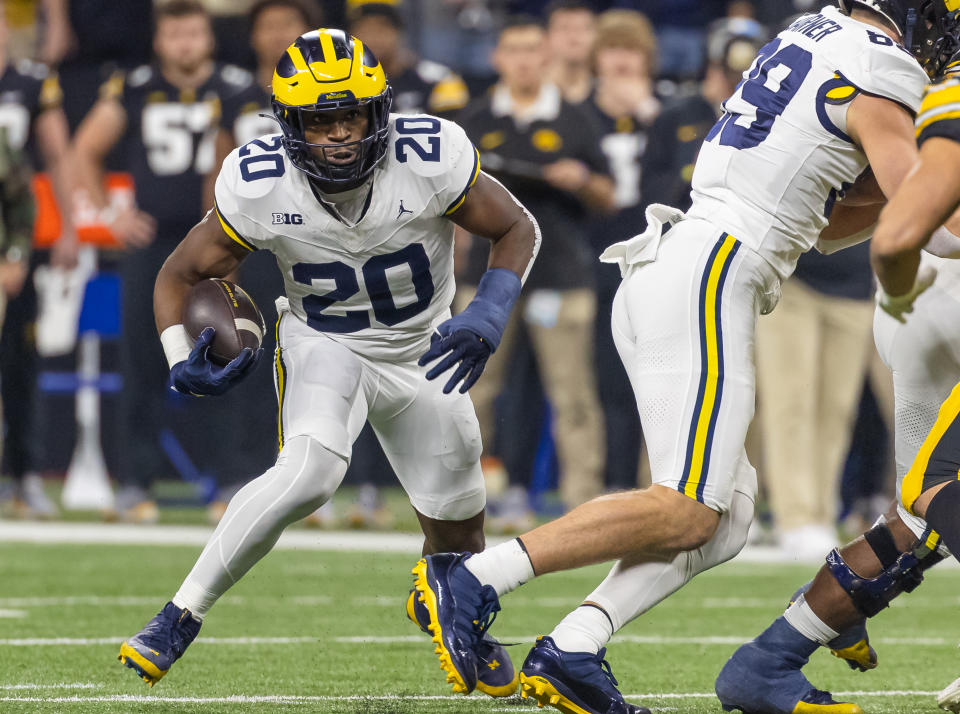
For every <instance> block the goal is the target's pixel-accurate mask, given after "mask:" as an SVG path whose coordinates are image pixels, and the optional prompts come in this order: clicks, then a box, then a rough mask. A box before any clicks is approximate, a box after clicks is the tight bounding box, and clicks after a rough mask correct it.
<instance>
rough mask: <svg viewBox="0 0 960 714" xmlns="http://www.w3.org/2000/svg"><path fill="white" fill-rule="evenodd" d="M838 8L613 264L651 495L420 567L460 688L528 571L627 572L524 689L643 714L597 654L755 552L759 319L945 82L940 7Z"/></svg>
mask: <svg viewBox="0 0 960 714" xmlns="http://www.w3.org/2000/svg"><path fill="white" fill-rule="evenodd" d="M841 6H842V10H837V9H835V8H830V7H828V8H824V9H823V10H822V11H821V12H820V13H816V14H810V15H806V16H803V17H802V18H800V19H798V20H797V21H796V22H794V23H793V24H792V25H791V26H790V27H789V28H787V29H786V30H785V31H784V32H782V33H780V35H778V36H777V37H776V38H775V39H774V40H773V41H771V42H770V43H769V44H767V45H766V46H765V47H763V48H762V49H761V51H760V53H759V54H758V56H757V59H756V60H755V62H754V64H753V66H752V67H751V69H750V70H749V71H748V72H747V73H745V75H744V81H743V82H742V83H741V84H740V86H739V88H738V89H737V91H736V92H735V93H734V95H733V96H732V97H731V98H730V99H728V100H727V101H726V103H725V113H724V115H723V116H722V117H721V119H720V120H719V121H718V122H717V124H716V125H715V126H714V128H713V129H712V130H711V131H710V133H709V134H708V136H707V141H706V142H705V143H704V145H703V148H702V149H701V152H700V155H699V159H698V161H697V165H696V170H695V173H694V180H693V204H692V207H691V209H690V210H689V211H688V212H687V213H686V214H681V213H680V212H679V211H676V210H672V209H666V208H665V207H651V209H650V211H649V212H648V223H649V226H648V229H647V231H646V233H644V234H643V235H641V236H638V237H637V238H634V239H632V240H630V241H628V242H626V243H624V244H619V245H618V246H613V247H611V249H608V251H607V252H606V253H605V257H606V258H607V259H610V260H615V261H617V262H619V263H620V265H621V270H622V272H623V274H624V280H623V284H622V285H621V287H620V290H619V293H618V295H617V299H616V302H615V304H614V314H613V320H612V322H613V325H612V328H613V333H614V337H615V340H616V342H617V347H618V350H619V351H620V354H621V357H622V359H623V361H624V364H625V366H626V368H627V371H628V373H629V375H630V379H631V383H632V385H633V387H634V391H635V393H636V396H637V403H638V408H639V411H640V418H641V423H642V425H643V433H644V436H645V438H646V439H647V442H648V446H649V453H650V460H651V468H652V473H653V481H654V485H653V486H651V487H650V488H649V489H646V490H643V491H630V492H627V493H619V494H613V495H608V496H604V497H601V498H598V499H595V500H594V501H591V502H589V503H587V504H584V505H583V506H581V507H579V508H577V509H574V510H573V511H571V512H570V513H569V514H567V515H566V516H564V517H562V518H560V519H557V520H556V521H553V522H552V523H548V524H546V525H544V526H541V527H540V528H537V529H535V530H533V531H531V532H529V533H527V534H525V535H523V536H521V537H520V538H519V539H515V540H513V541H510V542H508V543H505V544H503V545H500V546H496V547H494V548H491V549H490V550H488V551H486V552H484V553H480V554H477V555H474V556H470V555H469V554H460V555H439V556H438V555H434V556H429V557H427V558H426V559H424V560H421V561H420V563H418V565H417V567H416V568H415V569H414V572H415V574H416V579H415V583H416V588H417V590H418V591H420V593H421V595H422V597H423V599H424V604H425V605H426V606H427V608H428V610H429V612H430V615H431V628H432V632H433V634H434V639H435V641H436V642H437V644H438V651H439V652H440V657H441V665H442V666H443V668H444V669H445V670H447V672H448V673H449V674H450V675H452V679H453V681H454V683H455V689H457V690H458V691H470V690H471V689H472V688H473V684H474V682H475V676H476V673H477V669H476V657H475V654H474V652H475V651H474V643H475V642H477V641H478V638H479V637H481V636H482V635H484V634H485V632H486V629H487V623H488V620H489V617H490V614H491V613H493V612H494V611H496V610H497V609H499V601H498V597H499V596H500V595H502V594H504V593H506V592H509V591H511V590H513V589H515V588H517V587H518V586H519V585H521V584H522V583H523V582H525V581H527V580H529V579H530V578H532V577H534V576H535V575H542V574H545V573H549V572H554V571H557V570H564V569H569V568H574V567H579V566H583V565H587V564H590V563H597V562H603V561H606V560H612V559H620V560H619V562H618V563H617V565H616V566H615V567H614V569H613V571H612V572H611V574H610V575H609V576H608V578H607V579H606V580H605V581H604V582H603V583H602V584H601V585H600V586H599V587H598V588H597V589H596V590H595V591H594V592H593V593H592V594H591V595H589V596H588V598H587V600H586V601H585V603H584V604H583V606H581V607H580V608H578V609H577V610H575V611H574V612H573V613H571V614H570V615H568V616H567V617H566V618H565V619H564V620H563V621H562V622H561V623H560V624H559V625H558V626H557V627H556V629H554V631H553V632H552V633H551V635H550V636H549V637H541V638H539V639H538V641H537V644H536V646H535V647H534V648H533V650H532V651H531V652H530V654H529V655H528V657H527V659H526V662H525V663H524V665H523V669H522V671H521V683H522V693H523V694H524V695H525V696H533V697H535V698H536V699H537V701H538V702H539V703H541V704H550V705H552V706H555V707H556V708H558V709H560V710H561V711H566V712H570V711H573V712H578V713H582V712H587V713H593V712H602V713H608V712H627V713H629V712H638V711H645V710H642V709H640V708H638V707H636V706H633V705H629V704H627V703H626V702H625V701H624V699H623V697H622V695H621V694H620V693H619V691H618V690H617V688H616V686H615V680H613V678H612V675H610V674H609V669H605V668H604V662H603V655H604V650H603V649H602V648H603V646H604V644H605V643H606V642H607V641H608V640H609V638H610V636H611V635H612V633H613V632H615V631H617V630H618V629H620V628H621V627H622V626H623V625H625V624H626V623H627V622H629V621H630V620H632V619H633V618H635V617H637V616H638V615H639V614H641V613H643V612H645V611H646V610H648V609H650V608H651V607H653V606H654V605H655V604H656V603H658V602H659V601H660V600H662V599H663V598H665V597H667V596H668V595H670V594H671V593H672V592H674V591H675V590H677V589H678V588H680V587H682V586H683V585H684V584H685V583H686V582H688V581H689V580H690V579H691V578H692V577H693V576H694V575H696V574H697V573H699V572H702V571H703V570H706V569H708V568H710V567H713V566H715V565H718V564H719V563H722V562H724V561H726V560H729V559H730V558H732V557H733V556H735V555H736V554H737V553H738V552H739V551H740V549H741V548H742V547H743V544H744V542H745V540H746V535H747V529H748V527H749V525H750V522H751V520H752V518H753V508H754V497H755V493H756V472H755V471H754V469H753V467H752V466H751V465H750V464H749V462H748V460H747V457H746V454H745V452H744V449H743V443H744V439H745V436H746V430H747V426H748V425H749V423H750V419H751V418H752V415H753V404H754V366H753V344H754V330H755V327H756V319H757V316H758V314H760V313H766V312H769V311H770V310H772V309H773V307H774V306H775V304H776V299H777V292H778V287H779V283H780V282H781V281H782V280H784V279H786V278H787V277H788V276H789V275H790V273H791V272H792V270H793V268H794V265H795V263H796V260H797V257H798V256H799V255H800V254H801V253H803V252H804V251H806V250H808V249H810V248H811V247H812V246H813V245H814V244H815V243H816V242H817V240H818V236H819V235H820V234H821V232H822V231H824V229H825V227H827V224H828V219H829V218H830V214H831V212H832V209H833V207H834V203H835V202H836V200H837V199H838V198H839V197H840V195H841V194H842V192H843V191H845V190H846V189H847V188H849V187H850V185H851V184H853V183H854V181H855V180H856V179H857V177H858V176H860V175H861V173H862V172H863V171H864V169H866V167H867V166H868V164H869V166H870V167H871V168H872V170H873V173H874V175H875V177H876V179H877V182H878V184H879V187H880V189H882V191H883V193H884V194H885V195H892V194H893V192H894V191H895V190H896V188H897V186H898V185H899V183H900V182H901V181H902V179H903V177H904V176H905V175H906V174H907V172H908V171H909V169H910V167H911V166H912V165H913V163H914V161H915V158H916V152H917V150H916V143H915V141H914V137H913V114H915V112H916V110H917V109H919V106H920V101H921V98H922V94H923V89H924V86H925V84H926V82H927V75H926V74H925V73H924V71H923V69H921V65H920V64H918V62H917V59H919V60H920V62H922V63H923V65H924V66H926V67H927V69H928V71H929V72H930V73H931V76H932V75H933V74H935V72H936V71H937V70H938V69H939V64H940V62H941V61H942V60H943V59H944V58H942V57H941V55H940V51H941V50H942V46H941V44H940V42H939V41H940V40H941V38H942V36H943V35H946V34H947V33H948V31H951V30H952V27H950V22H949V20H952V16H950V15H949V13H948V8H947V3H946V0H937V1H936V2H930V1H929V0H912V1H910V2H907V1H906V0H896V1H894V0H863V1H862V2H853V3H851V2H843V1H842V2H841ZM904 38H908V39H909V40H910V48H909V50H910V51H909V52H906V51H904V48H903V47H901V46H900V44H899V43H900V42H902V41H903V40H904ZM911 54H912V55H913V56H911ZM915 57H916V59H915ZM875 216H876V211H875V212H874V214H873V217H874V220H875ZM839 217H840V212H839V211H838V216H836V217H835V218H839ZM868 225H869V224H868ZM666 229H669V232H666V233H664V232H663V231H665V230H666ZM830 230H835V228H834V227H833V226H831V227H830ZM830 230H828V231H824V232H830ZM438 592H439V593H441V597H440V598H437V593H438ZM474 622H476V623H477V624H475V625H474V624H471V623H474ZM794 684H796V683H794ZM779 696H781V697H782V698H784V699H789V700H791V702H792V703H791V704H790V706H789V707H787V708H786V711H788V712H789V711H793V708H794V705H796V704H797V703H798V702H802V704H803V707H804V711H808V712H817V711H823V712H826V711H830V710H829V708H828V707H830V706H836V703H835V702H833V700H832V699H831V698H829V696H826V695H822V693H819V692H817V691H815V690H812V688H810V687H797V688H794V689H790V688H788V687H783V688H781V689H780V690H779Z"/></svg>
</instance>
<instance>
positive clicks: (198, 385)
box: [170, 327, 263, 397]
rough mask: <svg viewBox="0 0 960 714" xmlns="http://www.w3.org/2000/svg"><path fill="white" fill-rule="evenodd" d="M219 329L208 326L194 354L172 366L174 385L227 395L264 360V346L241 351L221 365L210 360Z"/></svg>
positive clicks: (202, 393)
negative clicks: (214, 339)
mask: <svg viewBox="0 0 960 714" xmlns="http://www.w3.org/2000/svg"><path fill="white" fill-rule="evenodd" d="M215 334H216V330H214V329H213V328H212V327H208V328H206V329H205V330H204V331H203V332H201V333H200V336H199V337H198V338H197V341H196V343H195V344H194V347H193V350H192V351H191V352H190V356H189V357H187V359H185V360H183V361H182V362H177V363H176V364H175V365H173V366H172V367H171V368H170V388H171V389H174V390H176V391H178V392H180V393H181V394H192V395H193V396H195V397H207V396H211V397H212V396H217V395H220V394H223V393H224V392H225V391H227V390H228V389H230V387H232V386H233V385H234V384H236V383H237V382H239V381H240V380H241V379H243V378H244V377H245V376H246V375H247V373H248V372H249V371H250V370H251V369H253V367H254V366H255V365H256V364H257V361H258V360H259V359H260V355H261V353H262V352H263V348H262V347H261V348H260V349H258V350H256V351H253V350H252V349H250V348H249V347H246V348H244V349H243V350H241V352H240V354H239V355H237V356H236V357H235V358H234V359H233V360H232V361H231V362H229V363H228V364H226V365H224V366H223V367H221V366H220V365H218V364H215V363H214V362H211V361H210V358H209V356H208V354H207V353H208V351H209V348H210V345H211V344H212V343H213V338H214V335H215Z"/></svg>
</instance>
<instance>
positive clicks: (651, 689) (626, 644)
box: [0, 543, 960, 714]
mask: <svg viewBox="0 0 960 714" xmlns="http://www.w3.org/2000/svg"><path fill="white" fill-rule="evenodd" d="M199 550H200V549H199V548H194V547H169V546H157V547H154V548H145V547H132V546H124V545H117V546H86V545H24V544H14V543H2V544H0V712H83V713H87V712H167V711H169V712H204V714H213V713H215V712H261V711H262V712H301V711H303V712H308V711H309V712H329V713H331V714H421V713H433V712H438V713H439V712H495V711H497V712H523V711H534V710H535V707H531V706H530V704H528V703H526V702H521V701H520V700H518V699H511V700H491V699H488V698H486V697H484V696H482V695H474V696H472V697H470V698H462V697H459V698H454V697H452V696H449V695H450V691H449V688H448V685H445V684H444V677H443V674H442V673H441V670H440V668H439V665H438V664H437V662H436V660H435V658H434V655H433V652H432V647H431V645H430V644H429V642H428V639H427V638H426V636H424V635H422V634H421V633H420V632H419V630H418V629H417V628H415V627H414V626H413V625H412V624H411V623H410V622H409V621H407V620H406V617H405V616H404V613H403V603H404V600H405V596H406V593H407V592H408V590H409V588H410V583H411V577H410V575H409V570H410V567H411V566H412V565H413V563H414V560H415V559H414V558H412V557H408V556H401V555H393V554H389V555H387V554H377V553H325V552H316V551H310V552H307V551H278V552H275V553H272V554H270V555H269V556H268V557H267V558H266V559H265V560H264V561H263V562H262V563H260V564H259V565H257V566H256V567H255V568H254V569H253V570H252V571H251V572H250V573H249V574H248V575H247V577H245V578H244V579H243V580H242V581H241V582H240V583H239V584H238V585H237V586H236V587H235V588H233V589H232V590H231V591H230V592H229V593H228V594H227V595H226V596H224V598H223V599H222V600H221V601H220V602H219V603H218V604H217V606H216V607H215V608H214V609H213V611H212V612H211V613H210V615H209V616H208V617H207V620H206V621H205V623H204V626H203V630H202V631H201V633H200V638H199V639H198V641H197V642H196V643H195V644H194V645H193V646H192V647H191V648H190V650H189V651H188V652H187V654H186V656H185V657H184V658H183V659H182V660H181V661H180V662H178V663H177V664H176V665H175V666H174V668H173V669H172V670H171V672H170V674H168V675H167V677H166V678H164V679H163V680H162V681H161V682H160V683H158V684H157V685H156V686H155V687H153V688H148V687H147V686H146V685H145V684H144V683H143V682H142V681H140V680H139V679H137V677H136V676H135V675H134V673H133V672H132V671H131V670H128V669H126V668H124V667H122V666H121V665H120V664H119V662H117V660H116V653H117V650H118V645H119V641H120V639H121V638H122V637H124V636H127V635H131V634H133V633H134V632H136V631H137V630H138V629H139V628H140V627H141V626H142V625H143V624H144V623H145V622H146V621H147V620H148V619H149V618H150V617H151V616H152V615H153V614H154V613H155V612H156V611H157V610H158V609H159V608H160V607H161V606H162V605H163V603H164V602H165V601H166V600H167V599H169V597H170V596H171V595H172V593H173V592H174V591H175V590H176V588H177V586H178V585H179V583H180V581H181V579H182V578H183V576H184V575H185V573H186V572H187V570H188V569H189V568H190V566H191V565H192V563H193V560H194V558H195V557H196V556H197V554H198V553H199ZM814 569H815V567H811V566H763V565H753V564H742V563H736V562H734V563H731V564H728V565H726V566H723V567H720V568H717V569H715V570H714V571H711V572H709V573H706V574H703V575H701V576H699V577H698V578H697V579H695V580H694V581H693V582H692V583H691V584H690V585H688V586H687V587H686V588H684V589H683V590H681V591H680V592H678V593H677V594H676V595H674V596H673V597H672V598H670V599H669V600H667V601H666V602H664V603H663V604H662V605H660V606H659V607H658V608H656V609H655V610H653V611H652V612H650V613H649V614H647V615H646V616H644V617H643V618H640V620H638V621H636V622H634V623H632V624H631V625H629V626H628V627H626V628H625V629H624V630H623V632H622V634H623V635H624V636H625V637H626V639H624V640H620V641H617V640H615V641H614V642H613V643H611V645H610V647H609V648H608V651H607V658H608V659H609V661H610V663H611V664H612V666H613V671H614V674H615V675H616V676H617V678H618V679H619V681H620V685H621V690H622V691H623V692H624V693H627V694H645V693H653V694H688V695H689V694H692V695H699V696H693V697H669V698H657V697H650V698H647V699H644V700H642V703H644V704H646V705H647V706H649V707H651V708H652V709H653V710H654V711H671V712H689V713H691V714H693V713H700V712H720V706H719V704H718V702H717V701H716V699H714V698H713V697H712V696H709V695H710V693H711V692H712V691H713V680H714V677H715V676H716V674H717V672H718V671H719V669H720V667H721V666H722V665H723V663H724V661H725V660H726V658H727V657H728V656H729V655H730V653H731V652H732V651H733V650H734V649H735V647H736V644H735V643H736V642H737V641H739V639H740V638H749V637H752V636H753V635H755V634H757V633H758V632H759V631H760V630H761V629H763V628H764V627H765V626H766V625H767V624H768V623H769V622H770V621H771V620H772V619H773V618H774V617H776V616H777V615H778V614H780V613H781V612H782V610H783V606H784V604H785V603H786V600H787V598H788V597H789V596H790V594H791V593H792V592H793V591H794V589H795V588H796V587H797V586H799V585H800V584H802V583H803V582H804V581H805V580H806V579H808V578H809V577H810V576H811V575H812V573H813V571H814ZM605 572H606V568H604V567H594V568H588V569H584V570H581V571H576V572H572V573H564V574H557V575H552V576H548V577H545V578H542V579H540V580H537V581H534V582H533V583H530V584H528V585H527V586H525V587H523V588H522V589H521V590H519V591H518V592H516V593H513V594H511V595H508V596H506V597H505V598H504V599H503V608H504V609H503V611H502V612H501V613H500V615H499V617H498V618H497V621H496V623H495V625H494V627H493V630H492V632H493V633H494V634H496V635H498V636H499V637H500V638H501V639H503V640H506V641H519V642H520V644H519V645H518V646H516V647H512V648H510V652H511V655H512V657H513V659H514V662H515V664H516V665H517V666H518V667H519V666H520V664H521V663H522V661H523V658H524V657H525V655H526V653H527V650H528V648H529V647H530V645H531V644H532V640H533V638H534V637H535V636H536V635H537V634H540V633H544V632H549V631H550V630H551V629H552V627H553V625H554V624H555V623H556V622H557V621H558V620H560V619H561V618H562V617H563V616H564V615H565V614H566V613H567V612H568V611H569V610H570V609H571V608H573V607H575V606H576V605H577V603H578V602H579V601H580V599H582V598H583V597H584V596H585V595H587V594H588V593H589V592H590V591H591V590H592V589H593V587H594V586H595V585H596V584H597V583H598V582H599V581H600V580H601V579H602V577H603V575H604V574H605ZM958 586H960V571H958V570H953V569H946V570H945V569H941V570H940V571H939V572H938V571H933V572H931V573H930V574H928V577H927V582H925V583H924V585H923V586H922V587H921V588H920V589H919V590H918V591H916V592H915V593H914V594H912V595H907V596H904V597H902V598H901V599H900V600H899V601H898V602H897V603H896V604H895V606H894V607H893V608H891V609H890V610H888V611H886V612H885V613H883V614H882V615H881V616H879V617H878V618H877V619H876V621H875V622H873V623H871V636H872V639H873V641H874V642H875V644H876V646H877V649H878V651H879V653H880V661H881V665H880V668H878V669H877V670H874V671H873V672H869V673H866V674H860V673H854V672H851V671H850V670H848V669H847V667H846V666H845V665H844V664H843V663H841V662H839V661H838V660H835V659H834V658H832V657H830V656H829V654H827V653H826V652H820V653H817V654H816V655H814V657H813V659H812V661H811V663H810V664H809V665H808V667H807V670H806V671H807V673H808V676H809V677H810V678H811V679H812V680H813V681H814V683H815V684H817V685H818V686H820V687H821V688H828V689H832V690H835V691H864V692H879V693H881V695H880V696H876V695H873V696H871V695H869V694H860V695H857V696H855V697H851V698H852V699H854V700H856V701H857V702H858V703H860V705H861V706H862V707H863V708H864V710H865V711H866V712H868V713H870V714H895V713H896V714H907V713H910V714H920V713H922V712H931V713H932V712H936V711H939V710H938V709H937V708H936V703H935V698H934V697H933V696H931V695H928V694H927V695H925V694H912V695H910V694H908V695H903V696H890V695H889V693H890V692H893V691H919V692H931V691H936V690H939V689H941V688H943V687H944V686H946V685H947V684H948V683H949V682H951V681H952V680H953V679H954V678H956V677H957V676H960V657H958V652H957V649H956V643H957V642H958V641H960V619H958V617H957V604H958V598H957V596H956V594H955V593H956V591H957V588H958ZM204 637H207V638H278V637H280V638H307V639H305V640H296V641H293V642H280V643H269V642H257V643H246V644H244V643H236V642H233V643H231V642H229V641H228V642H215V641H214V642H207V643H204V640H203V638H204ZM360 637H370V638H387V640H386V641H379V642H378V641H372V640H368V641H365V642H358V641H353V640H351V639H348V638H360ZM35 638H92V639H95V638H114V639H115V642H114V641H111V642H110V643H109V644H60V645H27V646H23V645H15V644H14V643H13V640H16V639H35ZM389 638H401V639H399V640H397V641H391V640H390V639H389ZM640 638H650V641H638V639H640ZM661 638H665V639H663V641H656V640H658V639H661ZM711 638H713V639H711ZM53 685H57V686H53ZM123 695H128V696H131V697H136V698H137V699H131V700H122V699H117V697H118V696H123ZM276 696H282V697H289V698H288V699H282V700H255V701H248V700H245V699H242V698H243V697H276ZM139 697H146V698H152V699H154V701H141V700H140V699H138V698H139ZM223 697H238V699H236V700H233V701H223V702H219V701H213V702H209V701H191V699H201V700H202V699H204V698H223ZM301 697H304V698H305V699H299V698H301ZM311 697H312V698H313V699H309V698H311ZM327 697H329V698H327ZM347 697H350V698H347ZM634 701H635V702H636V703H641V700H634Z"/></svg>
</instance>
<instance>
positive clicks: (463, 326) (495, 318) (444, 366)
mask: <svg viewBox="0 0 960 714" xmlns="http://www.w3.org/2000/svg"><path fill="white" fill-rule="evenodd" d="M520 288H521V283H520V278H519V276H517V274H516V273H514V272H513V271H512V270H507V269H506V268H492V269H490V270H488V271H487V272H486V273H484V274H483V277H482V278H481V279H480V284H479V285H478V286H477V294H476V295H475V296H474V298H473V300H471V301H470V304H469V305H467V307H466V309H465V310H464V311H463V312H461V313H460V314H459V315H454V316H453V317H451V318H450V319H449V320H446V321H445V322H443V323H441V324H440V326H439V327H437V332H436V334H434V335H433V337H432V338H431V339H430V349H428V350H427V352H426V353H425V354H424V355H423V357H421V358H420V362H419V364H420V366H421V367H423V366H424V365H426V364H428V363H430V362H433V361H434V360H435V359H439V358H440V357H444V355H446V357H444V359H442V360H440V362H439V363H438V364H436V365H435V366H434V367H432V368H431V369H430V371H429V372H427V379H436V378H437V377H439V376H440V375H441V374H443V373H444V372H446V371H447V370H448V369H450V368H451V367H453V366H454V365H455V364H457V365H458V366H457V369H456V370H454V372H453V374H452V375H451V377H450V379H448V380H447V383H446V384H445V385H444V386H443V393H444V394H449V393H450V392H452V391H453V388H454V387H456V386H457V383H458V382H460V381H461V380H462V381H463V384H462V385H461V386H460V393H461V394H463V393H465V392H466V391H467V390H468V389H470V387H472V386H473V385H474V383H475V382H476V381H477V379H479V377H480V375H481V374H482V373H483V368H484V367H485V366H486V364H487V359H489V357H490V355H491V354H493V353H494V352H495V351H496V349H497V347H498V346H499V345H500V338H501V337H502V336H503V331H504V329H505V328H506V326H507V320H508V319H509V317H510V310H511V308H512V307H513V303H514V302H516V300H517V297H518V296H519V295H520Z"/></svg>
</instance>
